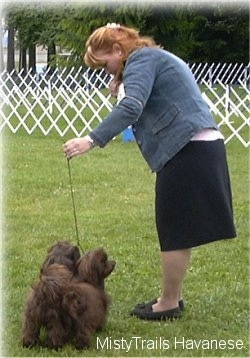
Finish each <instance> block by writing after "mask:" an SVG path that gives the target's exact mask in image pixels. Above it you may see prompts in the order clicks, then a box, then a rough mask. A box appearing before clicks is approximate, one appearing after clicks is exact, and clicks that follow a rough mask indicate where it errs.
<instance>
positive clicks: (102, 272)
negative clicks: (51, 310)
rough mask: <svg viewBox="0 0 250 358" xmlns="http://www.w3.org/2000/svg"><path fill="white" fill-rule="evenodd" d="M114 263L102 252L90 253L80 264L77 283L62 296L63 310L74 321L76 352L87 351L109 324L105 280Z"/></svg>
mask: <svg viewBox="0 0 250 358" xmlns="http://www.w3.org/2000/svg"><path fill="white" fill-rule="evenodd" d="M115 264H116V263H115V261H109V260H108V256H107V253H106V252H105V251H104V250H103V249H96V250H93V251H90V252H88V253H87V254H85V255H84V256H83V257H82V258H81V259H80V260H79V261H78V263H77V274H76V277H75V279H76V280H77V281H78V282H77V283H75V284H73V285H70V286H69V287H68V289H67V292H66V293H65V294H64V297H63V309H64V310H65V311H66V312H67V313H68V315H69V316H70V318H71V320H72V322H73V326H74V332H75V347H76V348H77V349H83V348H88V347H89V345H90V339H91V336H92V335H93V334H94V333H95V332H96V331H97V330H100V329H102V328H103V327H104V325H105V323H106V317H107V310H108V306H109V303H110V301H109V298H108V295H107V294H106V292H105V290H104V280H105V278H107V277H108V276H109V275H110V274H111V272H112V271H113V270H114V268H115ZM82 282H85V283H82Z"/></svg>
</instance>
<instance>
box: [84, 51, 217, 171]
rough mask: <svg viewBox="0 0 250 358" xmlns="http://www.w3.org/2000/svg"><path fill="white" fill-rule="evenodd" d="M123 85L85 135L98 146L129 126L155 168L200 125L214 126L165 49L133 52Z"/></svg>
mask: <svg viewBox="0 0 250 358" xmlns="http://www.w3.org/2000/svg"><path fill="white" fill-rule="evenodd" d="M123 84H124V89H125V97H124V98H123V99H122V100H121V101H120V102H119V103H118V104H117V105H116V106H114V108H113V110H112V112H111V113H110V114H109V115H108V116H107V117H106V118H105V119H104V120H103V122H102V123H100V124H99V125H98V126H97V127H96V128H95V129H94V130H93V131H92V132H91V133H90V137H91V138H92V139H93V140H94V141H95V142H96V144H97V145H99V146H100V147H104V146H105V145H106V144H107V143H108V142H109V141H110V140H111V139H112V138H113V137H115V136H116V135H118V134H119V133H121V132H122V131H123V130H124V129H126V128H127V127H128V126H130V125H132V128H133V133H134V137H135V139H136V142H137V145H138V147H139V149H140V151H141V153H142V155H143V157H144V158H145V160H146V161H147V163H148V165H149V167H150V168H151V170H152V171H156V172H157V171H159V170H160V169H161V168H162V167H163V166H164V165H165V164H166V163H167V161H169V160H170V159H171V158H172V157H173V156H174V155H175V154H176V153H178V152H179V151H180V150H181V149H182V148H183V147H184V146H185V145H186V144H187V143H188V142H189V141H190V139H191V138H192V137H193V136H194V135H195V134H196V133H197V132H199V131H200V130H201V129H204V128H214V129H218V127H217V125H216V123H215V122H214V120H213V117H212V115H211V113H210V111H209V108H208V106H207V104H206V102H205V101H204V100H203V98H202V96H201V92H200V89H199V87H198V85H197V84H196V82H195V80H194V77H193V75H192V73H191V70H190V69H189V67H188V66H187V64H186V63H185V62H184V61H182V60H181V59H180V58H178V57H177V56H175V55H173V54H172V53H170V52H168V51H165V50H162V49H159V48H150V47H143V48H141V49H139V50H136V51H134V52H133V53H132V54H131V55H130V56H129V57H128V59H127V61H126V65H125V68H124V72H123Z"/></svg>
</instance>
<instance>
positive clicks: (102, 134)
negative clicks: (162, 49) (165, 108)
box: [90, 48, 157, 147]
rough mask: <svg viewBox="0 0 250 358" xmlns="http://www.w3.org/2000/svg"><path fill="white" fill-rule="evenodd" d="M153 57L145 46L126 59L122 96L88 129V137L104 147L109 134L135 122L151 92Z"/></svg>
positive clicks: (154, 65) (120, 130) (153, 67)
mask: <svg viewBox="0 0 250 358" xmlns="http://www.w3.org/2000/svg"><path fill="white" fill-rule="evenodd" d="M156 63H157V61H156V60H155V59H153V58H152V57H151V53H150V51H149V48H143V49H140V50H137V51H135V52H134V53H133V54H132V55H130V57H129V58H128V60H127V63H126V66H125V69H124V73H123V84H124V90H125V96H124V97H123V99H122V100H121V101H120V102H119V103H118V104H117V105H116V106H114V108H113V109H112V111H111V113H110V114H109V115H108V116H107V117H106V118H105V119H104V120H103V121H102V122H101V123H100V124H99V125H98V126H97V127H96V128H95V129H94V130H93V131H92V132H90V136H91V138H92V139H93V140H94V141H95V142H96V143H97V144H98V145H99V146H100V147H104V146H105V145H106V144H107V143H108V142H109V141H110V140H111V139H112V138H114V137H115V136H117V135H118V134H120V133H121V132H122V131H123V130H124V129H126V128H127V127H129V126H130V125H132V124H133V123H135V122H136V121H137V120H138V119H139V118H140V116H141V114H142V111H143V109H144V107H145V106H146V103H147V101H148V98H149V96H150V94H151V91H152V88H153V85H154V80H155V76H156V67H157V66H156Z"/></svg>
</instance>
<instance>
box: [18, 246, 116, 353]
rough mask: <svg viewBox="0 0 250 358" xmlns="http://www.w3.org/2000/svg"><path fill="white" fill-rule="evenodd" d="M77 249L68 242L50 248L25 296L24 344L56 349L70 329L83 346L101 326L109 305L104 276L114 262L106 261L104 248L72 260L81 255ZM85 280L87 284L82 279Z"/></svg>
mask: <svg viewBox="0 0 250 358" xmlns="http://www.w3.org/2000/svg"><path fill="white" fill-rule="evenodd" d="M70 246H71V247H70ZM77 250H78V249H77ZM77 250H75V247H73V246H72V245H70V244H69V243H67V242H59V243H57V244H56V245H54V246H52V247H51V248H50V249H49V251H48V255H47V257H46V259H45V261H44V263H43V265H42V268H41V272H40V277H39V280H38V281H37V282H36V283H35V284H34V285H33V287H32V288H31V290H30V292H29V294H28V297H27V300H26V306H25V313H24V321H23V328H22V344H23V346H25V347H32V346H34V345H36V344H41V345H43V346H46V347H48V348H53V349H58V348H59V347H62V346H63V344H64V343H66V342H67V341H68V340H69V339H70V338H72V332H73V333H74V334H75V336H76V341H75V346H76V347H77V348H84V347H87V346H88V345H89V340H90V337H91V334H92V333H93V332H95V331H96V330H97V329H99V328H101V327H103V325H104V323H105V318H106V313H107V307H108V297H107V295H106V293H105V292H104V279H105V278H106V277H107V276H108V275H109V274H110V273H111V272H112V271H113V269H114V267H115V262H114V261H108V258H107V254H106V252H105V251H104V250H103V249H97V250H93V251H90V252H89V253H87V254H86V255H83V256H82V258H80V259H78V260H77V261H75V260H76V258H78V257H79V256H80V255H78V254H77ZM84 280H87V281H88V282H89V284H84V283H82V282H83V281H84ZM91 283H92V284H93V285H94V286H95V287H94V286H92V285H91ZM80 317H82V319H83V320H82V322H80V321H81V319H80ZM79 319H80V321H79ZM90 321H91V323H90ZM42 327H44V329H45V334H46V337H45V341H44V342H43V343H42V342H41V341H40V338H39V337H40V331H41V328H42Z"/></svg>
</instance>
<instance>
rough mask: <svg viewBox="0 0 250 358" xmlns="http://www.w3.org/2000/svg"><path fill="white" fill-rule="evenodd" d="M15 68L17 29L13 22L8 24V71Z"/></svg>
mask: <svg viewBox="0 0 250 358" xmlns="http://www.w3.org/2000/svg"><path fill="white" fill-rule="evenodd" d="M14 69H15V29H14V25H13V24H9V25H8V49H7V72H9V73H10V72H12V71H13V70H14Z"/></svg>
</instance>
